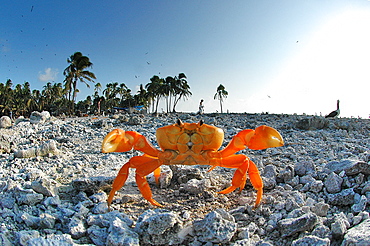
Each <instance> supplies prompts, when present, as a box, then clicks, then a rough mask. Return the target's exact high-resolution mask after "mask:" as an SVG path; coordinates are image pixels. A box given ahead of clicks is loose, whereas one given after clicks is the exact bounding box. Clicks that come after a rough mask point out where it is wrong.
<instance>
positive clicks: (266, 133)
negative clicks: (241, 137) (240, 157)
mask: <svg viewBox="0 0 370 246" xmlns="http://www.w3.org/2000/svg"><path fill="white" fill-rule="evenodd" d="M283 145H284V140H283V137H282V136H281V135H280V133H279V132H278V131H277V130H275V129H274V128H272V127H269V126H265V125H263V126H259V127H257V128H256V129H255V130H254V134H253V135H252V136H251V138H250V139H249V142H248V143H247V146H248V148H250V149H254V150H260V149H267V148H274V147H281V146H283Z"/></svg>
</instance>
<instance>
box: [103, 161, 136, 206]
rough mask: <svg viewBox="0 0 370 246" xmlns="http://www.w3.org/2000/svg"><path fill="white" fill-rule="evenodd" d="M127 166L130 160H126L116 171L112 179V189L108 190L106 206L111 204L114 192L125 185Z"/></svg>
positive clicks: (127, 172)
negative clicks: (116, 173) (115, 175)
mask: <svg viewBox="0 0 370 246" xmlns="http://www.w3.org/2000/svg"><path fill="white" fill-rule="evenodd" d="M129 167H130V162H127V163H126V164H125V165H123V166H122V167H121V169H120V170H119V172H118V175H117V177H116V178H115V179H114V181H113V185H112V190H111V191H110V192H109V196H108V199H107V203H108V208H109V207H110V205H111V204H112V200H113V197H114V195H115V194H116V192H117V191H119V190H120V189H121V188H122V187H123V186H124V185H125V183H126V180H127V177H128V174H129Z"/></svg>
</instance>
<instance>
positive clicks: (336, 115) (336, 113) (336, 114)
mask: <svg viewBox="0 0 370 246" xmlns="http://www.w3.org/2000/svg"><path fill="white" fill-rule="evenodd" d="M339 114H340V110H339V100H337V110H334V111H332V112H331V113H330V114H328V115H326V116H325V118H334V117H338V116H339Z"/></svg>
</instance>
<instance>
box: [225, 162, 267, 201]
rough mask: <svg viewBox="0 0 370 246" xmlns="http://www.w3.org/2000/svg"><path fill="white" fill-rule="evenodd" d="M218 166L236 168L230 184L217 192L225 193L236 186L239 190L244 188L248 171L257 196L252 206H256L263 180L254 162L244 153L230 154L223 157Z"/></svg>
mask: <svg viewBox="0 0 370 246" xmlns="http://www.w3.org/2000/svg"><path fill="white" fill-rule="evenodd" d="M220 166H221V167H227V168H237V169H236V170H235V173H234V176H233V179H232V182H231V186H230V187H228V188H226V189H224V190H222V191H220V192H219V193H221V194H227V193H230V192H232V191H234V190H236V189H237V188H239V190H240V192H241V191H242V190H243V189H244V186H245V182H246V181H247V173H248V176H249V179H250V181H251V183H252V185H253V187H254V189H256V190H257V198H256V202H255V205H254V207H258V205H259V204H260V202H261V198H262V194H263V181H262V178H261V176H260V174H259V171H258V169H257V166H256V164H255V163H254V162H253V161H251V160H250V159H249V158H248V157H246V156H244V155H232V156H229V157H226V158H224V159H223V163H222V164H221V165H220Z"/></svg>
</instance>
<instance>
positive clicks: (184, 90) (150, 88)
mask: <svg viewBox="0 0 370 246" xmlns="http://www.w3.org/2000/svg"><path fill="white" fill-rule="evenodd" d="M67 62H68V63H69V65H68V67H67V68H66V69H65V70H64V73H63V74H64V76H65V79H64V81H63V82H64V83H63V84H62V83H54V84H52V83H50V82H48V83H46V85H45V86H44V87H43V90H42V91H41V92H40V91H39V90H33V91H32V92H31V89H30V83H29V82H24V84H17V85H16V86H15V87H14V88H13V83H12V81H11V80H10V79H8V80H7V81H6V83H5V84H3V83H0V115H1V116H2V115H13V117H18V116H20V115H23V116H29V115H30V114H31V113H32V112H33V111H43V110H47V111H49V112H50V113H51V114H52V115H61V114H64V115H73V114H76V113H78V114H81V113H82V114H98V113H100V112H106V111H110V110H112V109H113V108H114V107H119V108H129V107H134V106H144V107H145V108H146V109H147V110H148V111H151V112H153V113H157V112H158V104H159V102H160V100H162V99H163V100H165V102H166V111H167V112H176V106H177V104H178V103H179V101H180V99H184V100H186V99H187V98H188V97H190V96H191V95H192V93H191V92H190V86H189V84H188V82H187V78H186V76H185V74H184V73H180V74H179V75H178V76H175V77H171V76H168V77H167V78H160V77H158V76H157V75H155V76H153V77H152V78H151V79H150V82H149V83H147V84H146V85H145V86H143V85H142V84H140V89H139V91H138V92H137V93H136V94H134V95H133V94H132V91H131V90H130V89H129V88H127V86H126V85H125V84H124V83H120V84H119V83H118V82H113V83H108V84H107V85H106V88H104V89H103V88H102V86H101V84H100V83H95V81H94V80H95V79H96V76H95V74H94V73H92V72H90V71H89V70H88V69H89V68H91V66H92V65H93V64H92V63H91V61H90V59H89V58H88V57H87V56H83V55H82V53H81V52H76V53H74V54H73V55H71V56H70V57H69V58H68V59H67ZM78 82H82V83H85V84H86V85H87V86H88V87H90V85H89V82H91V83H95V87H94V95H92V96H87V97H86V99H85V100H83V101H79V102H77V103H76V97H77V93H78V92H79V90H78V88H77V87H78V85H77V84H78ZM101 93H102V94H101Z"/></svg>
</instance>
